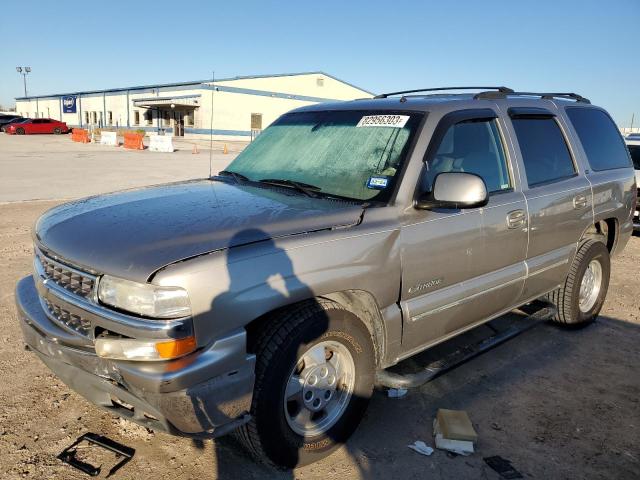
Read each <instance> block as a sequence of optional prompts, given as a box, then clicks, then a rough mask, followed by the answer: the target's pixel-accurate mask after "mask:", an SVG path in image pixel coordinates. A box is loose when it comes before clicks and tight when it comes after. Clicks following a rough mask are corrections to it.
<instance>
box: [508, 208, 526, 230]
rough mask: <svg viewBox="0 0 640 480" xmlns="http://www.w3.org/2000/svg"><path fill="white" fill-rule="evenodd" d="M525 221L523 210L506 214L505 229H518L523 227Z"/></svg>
mask: <svg viewBox="0 0 640 480" xmlns="http://www.w3.org/2000/svg"><path fill="white" fill-rule="evenodd" d="M526 221H527V215H526V214H525V212H524V210H514V211H512V212H509V213H508V214H507V227H509V228H520V227H523V226H524V224H525V223H526Z"/></svg>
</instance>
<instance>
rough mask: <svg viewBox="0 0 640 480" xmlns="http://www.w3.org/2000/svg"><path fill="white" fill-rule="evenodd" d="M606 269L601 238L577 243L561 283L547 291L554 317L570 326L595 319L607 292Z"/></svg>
mask: <svg viewBox="0 0 640 480" xmlns="http://www.w3.org/2000/svg"><path fill="white" fill-rule="evenodd" d="M610 271H611V261H610V259H609V251H608V250H607V247H606V246H605V245H604V244H603V243H602V242H596V241H592V240H589V241H586V242H584V243H583V244H582V245H580V247H579V248H578V252H577V253H576V256H575V258H574V260H573V263H572V264H571V268H570V269H569V274H568V275H567V279H566V280H565V283H564V286H563V287H562V288H559V289H558V290H555V291H554V292H551V293H550V294H549V295H548V298H549V300H551V301H552V302H553V303H554V304H555V305H556V306H557V307H558V315H557V316H556V318H555V319H554V320H555V321H556V322H558V323H562V324H564V325H570V326H584V325H587V324H589V323H591V322H592V321H593V320H595V318H596V317H597V316H598V313H600V309H601V308H602V305H603V304H604V300H605V298H606V296H607V290H608V288H609V274H610Z"/></svg>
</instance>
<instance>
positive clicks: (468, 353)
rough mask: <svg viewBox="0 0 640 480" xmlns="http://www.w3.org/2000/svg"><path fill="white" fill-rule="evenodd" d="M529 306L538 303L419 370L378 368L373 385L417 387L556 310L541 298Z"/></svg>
mask: <svg viewBox="0 0 640 480" xmlns="http://www.w3.org/2000/svg"><path fill="white" fill-rule="evenodd" d="M528 307H529V308H530V307H537V308H538V309H537V310H536V311H535V312H534V313H532V314H531V315H529V316H528V317H525V318H523V319H522V320H518V321H517V322H516V323H515V324H514V325H512V326H511V327H509V328H507V329H506V330H504V331H502V332H499V333H496V334H494V335H492V336H490V337H488V338H485V339H484V340H482V341H480V342H478V343H474V344H471V345H466V346H464V347H462V348H459V349H457V350H455V351H454V352H452V353H450V354H448V355H446V356H445V357H443V358H441V359H440V360H436V361H435V362H432V363H430V364H429V365H427V367H426V368H425V369H424V370H422V371H420V372H417V373H409V374H401V373H395V372H390V371H389V370H378V371H377V372H376V385H378V386H381V387H387V388H403V389H409V388H415V387H419V386H421V385H424V384H425V383H427V382H429V381H431V380H433V379H434V378H436V377H437V376H439V375H442V374H443V373H445V372H446V371H448V370H451V369H453V368H455V367H457V366H459V365H461V364H463V363H464V362H466V361H468V360H470V359H472V358H474V357H476V356H478V355H480V354H481V353H484V352H486V351H487V350H490V349H492V348H494V347H496V346H498V345H500V344H501V343H504V342H506V341H507V340H509V339H511V338H513V337H515V336H517V335H520V334H521V333H523V332H526V331H527V330H529V329H531V328H533V327H535V326H536V325H538V324H540V323H542V322H545V321H547V320H550V319H551V318H553V317H554V316H555V315H557V313H558V310H557V309H556V306H555V305H553V304H552V303H549V302H545V301H542V300H537V301H535V302H532V303H531V304H530V305H528Z"/></svg>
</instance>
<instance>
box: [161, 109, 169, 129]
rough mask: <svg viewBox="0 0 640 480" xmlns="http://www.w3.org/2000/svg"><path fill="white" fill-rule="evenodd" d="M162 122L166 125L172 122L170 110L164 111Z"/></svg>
mask: <svg viewBox="0 0 640 480" xmlns="http://www.w3.org/2000/svg"><path fill="white" fill-rule="evenodd" d="M162 123H163V125H164V126H165V127H168V126H169V125H170V124H171V116H170V115H169V112H168V111H164V112H162Z"/></svg>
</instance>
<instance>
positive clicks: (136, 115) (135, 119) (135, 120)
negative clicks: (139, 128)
mask: <svg viewBox="0 0 640 480" xmlns="http://www.w3.org/2000/svg"><path fill="white" fill-rule="evenodd" d="M133 124H134V125H140V112H139V111H138V110H136V111H135V112H133Z"/></svg>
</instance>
